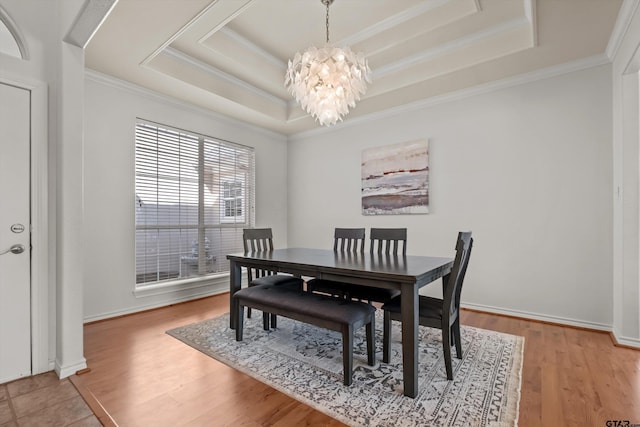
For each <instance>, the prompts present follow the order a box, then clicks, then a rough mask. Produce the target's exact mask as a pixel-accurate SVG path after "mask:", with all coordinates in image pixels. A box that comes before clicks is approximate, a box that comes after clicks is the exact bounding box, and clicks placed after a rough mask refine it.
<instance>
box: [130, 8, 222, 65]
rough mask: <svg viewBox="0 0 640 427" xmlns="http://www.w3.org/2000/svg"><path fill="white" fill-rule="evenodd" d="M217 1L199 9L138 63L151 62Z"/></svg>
mask: <svg viewBox="0 0 640 427" xmlns="http://www.w3.org/2000/svg"><path fill="white" fill-rule="evenodd" d="M218 1H220V0H214V1H212V2H211V3H209V4H208V5H207V7H205V8H204V9H202V10H201V11H200V13H198V14H197V15H196V16H194V17H193V18H192V19H191V20H190V21H189V22H187V24H186V25H184V26H183V27H182V28H180V29H179V30H178V31H177V32H176V33H175V34H174V35H172V36H171V37H169V38H168V39H167V40H166V41H165V42H164V43H162V44H161V45H160V46H159V47H158V48H157V49H156V50H154V51H153V52H151V55H149V56H147V57H146V58H145V59H144V60H143V61H142V62H141V63H140V65H142V66H144V65H147V64H148V63H149V62H151V61H152V60H153V58H155V57H156V56H158V55H160V53H162V51H163V50H165V49H166V48H167V47H168V46H169V45H170V44H171V43H173V42H174V41H175V40H176V39H177V38H178V37H180V36H181V35H182V34H184V33H185V32H186V31H187V30H188V29H189V27H191V26H192V25H193V24H194V23H195V22H197V21H198V20H199V19H200V18H201V17H202V16H203V15H204V14H205V13H207V12H208V11H209V9H211V8H212V7H213V6H214V5H215V4H216V3H218Z"/></svg>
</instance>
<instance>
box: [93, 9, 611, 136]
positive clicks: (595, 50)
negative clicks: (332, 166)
mask: <svg viewBox="0 0 640 427" xmlns="http://www.w3.org/2000/svg"><path fill="white" fill-rule="evenodd" d="M621 4H622V0H335V2H334V3H333V5H332V6H331V8H330V38H331V42H332V43H334V44H338V45H349V46H351V48H352V49H353V50H354V51H362V52H364V53H365V54H366V56H367V57H368V59H369V65H370V67H371V69H372V71H373V83H372V84H371V85H370V86H369V88H368V90H367V93H366V95H365V96H364V97H363V98H362V100H361V101H360V102H359V103H358V105H357V106H356V108H355V109H353V110H352V111H351V112H350V113H349V114H348V115H347V116H346V117H345V122H346V121H349V120H353V119H355V118H357V117H360V118H362V117H366V116H370V115H372V114H377V113H380V112H382V111H385V110H389V109H394V108H397V107H400V106H402V105H405V104H410V103H414V102H418V101H421V100H425V99H429V98H432V97H436V96H441V95H446V94H447V93H451V92H455V91H459V90H463V89H466V88H470V87H474V86H476V85H479V84H484V83H490V82H494V81H498V80H502V79H505V78H510V77H514V76H518V75H521V74H524V73H529V72H532V71H536V70H542V69H545V68H549V67H553V66H557V65H560V64H564V63H568V62H574V61H580V60H585V59H587V58H593V57H597V56H599V55H600V56H603V55H604V54H605V51H606V49H607V44H608V43H609V38H610V37H611V34H612V31H613V29H614V26H615V22H616V18H617V16H618V12H619V10H620V6H621ZM325 37H326V36H325V7H324V5H323V4H322V3H321V1H320V0H119V1H118V3H117V4H116V5H115V7H114V8H113V10H112V11H111V13H110V14H109V16H108V17H107V19H106V20H105V21H104V23H103V24H102V26H101V27H100V29H99V30H98V31H97V32H96V34H95V35H94V37H93V38H92V39H91V41H90V43H89V45H88V46H87V49H86V55H85V60H86V65H87V67H88V68H91V69H93V70H96V71H99V72H101V73H104V74H107V75H111V76H114V77H117V78H119V79H122V80H125V81H129V82H132V83H135V84H137V85H139V86H142V87H145V88H148V89H151V90H154V91H157V92H160V93H163V94H166V95H169V96H172V97H175V98H178V99H181V100H184V101H187V102H189V103H192V104H194V105H197V106H199V107H203V108H207V109H210V110H212V111H216V112H219V113H223V114H225V115H228V116H231V117H234V118H237V119H240V120H243V121H246V122H249V123H252V124H255V125H258V126H261V127H264V128H267V129H271V130H274V131H276V132H280V133H283V134H287V135H290V134H295V133H299V132H303V131H307V130H310V129H314V128H317V127H318V126H319V125H318V124H317V123H315V122H314V121H313V119H312V118H311V117H309V116H308V115H306V114H305V113H304V111H303V110H302V109H301V108H300V106H299V105H297V104H296V103H295V101H293V100H292V98H291V96H290V95H289V94H288V93H287V91H286V90H285V88H284V73H285V70H286V66H287V60H288V59H289V58H291V57H293V55H294V54H295V52H297V51H302V50H304V49H305V48H307V47H309V46H311V45H315V46H318V47H320V46H322V45H323V44H324V42H325ZM337 126H339V124H338V125H337Z"/></svg>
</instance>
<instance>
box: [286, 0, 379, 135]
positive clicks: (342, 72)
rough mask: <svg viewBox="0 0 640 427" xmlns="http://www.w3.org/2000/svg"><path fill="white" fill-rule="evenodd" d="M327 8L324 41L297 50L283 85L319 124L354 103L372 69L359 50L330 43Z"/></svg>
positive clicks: (343, 112) (325, 1)
mask: <svg viewBox="0 0 640 427" xmlns="http://www.w3.org/2000/svg"><path fill="white" fill-rule="evenodd" d="M320 1H321V2H322V4H324V5H325V6H326V8H327V18H326V26H327V44H326V45H325V47H323V48H322V49H317V48H316V47H314V46H311V47H309V48H308V49H307V50H306V51H305V52H303V53H299V52H297V53H296V54H295V56H294V57H293V60H290V61H289V66H288V68H287V74H286V76H285V81H284V84H285V86H286V88H287V89H288V90H289V93H291V95H293V96H294V97H295V99H296V101H297V102H298V103H299V104H300V105H301V106H302V108H303V109H304V110H305V111H306V112H307V113H309V114H311V115H312V116H313V117H314V118H315V119H316V120H317V121H318V122H320V124H321V125H328V126H330V125H333V124H335V123H336V122H337V121H338V120H341V121H342V117H343V116H344V115H346V114H347V113H348V112H349V108H354V107H355V106H356V101H359V100H360V96H362V95H364V93H365V91H366V89H367V82H368V83H371V69H369V64H368V62H367V60H366V58H365V57H364V54H363V53H362V52H360V53H357V54H355V53H353V51H352V50H351V49H350V48H349V47H335V46H332V45H331V44H329V5H331V3H333V0H320Z"/></svg>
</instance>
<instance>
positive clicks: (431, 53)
mask: <svg viewBox="0 0 640 427" xmlns="http://www.w3.org/2000/svg"><path fill="white" fill-rule="evenodd" d="M529 24H530V21H529V20H528V19H527V18H525V17H522V18H518V19H513V20H511V21H507V22H503V23H501V24H499V25H495V26H493V27H491V28H487V29H486V30H483V31H480V32H477V33H475V34H472V35H470V36H468V37H462V38H459V39H456V40H452V41H450V42H448V43H444V44H442V45H440V46H438V47H435V48H433V49H428V50H425V51H422V52H420V53H418V54H416V55H411V56H408V57H406V58H403V59H402V60H400V61H397V62H394V63H390V64H387V65H385V66H382V67H379V68H377V69H375V70H373V76H372V78H373V79H374V80H375V79H377V78H381V77H384V76H386V75H389V74H393V73H397V72H399V71H402V70H405V69H407V68H409V67H411V66H413V65H416V64H419V63H421V62H425V61H429V60H431V59H433V58H436V57H438V56H442V55H444V54H446V53H450V52H453V51H456V50H460V49H463V48H466V47H470V46H473V45H474V44H477V43H479V42H481V41H483V40H485V39H488V38H491V37H495V36H496V35H499V34H502V33H508V32H510V31H513V30H516V29H518V28H520V27H522V26H523V25H529Z"/></svg>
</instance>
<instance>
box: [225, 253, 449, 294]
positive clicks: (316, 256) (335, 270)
mask: <svg viewBox="0 0 640 427" xmlns="http://www.w3.org/2000/svg"><path fill="white" fill-rule="evenodd" d="M227 258H228V259H229V260H232V261H236V262H239V263H241V264H252V263H254V262H255V263H256V264H262V265H264V264H268V265H269V266H270V267H272V268H274V269H277V270H278V271H282V272H290V273H296V272H300V273H301V274H305V275H314V274H321V273H330V274H345V275H352V276H357V277H362V278H366V277H370V278H375V279H378V280H390V281H393V282H403V283H407V282H411V283H418V284H419V285H422V284H426V283H429V282H430V281H431V280H429V279H430V277H431V276H433V275H434V274H437V275H438V277H442V276H443V275H444V274H446V273H447V272H448V271H449V270H450V269H451V266H452V265H453V258H442V257H430V256H413V255H386V254H377V253H374V254H370V253H369V252H365V253H347V252H339V251H338V252H334V251H333V250H329V249H309V248H287V249H275V250H273V251H255V252H246V253H237V254H229V255H227Z"/></svg>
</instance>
